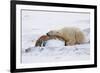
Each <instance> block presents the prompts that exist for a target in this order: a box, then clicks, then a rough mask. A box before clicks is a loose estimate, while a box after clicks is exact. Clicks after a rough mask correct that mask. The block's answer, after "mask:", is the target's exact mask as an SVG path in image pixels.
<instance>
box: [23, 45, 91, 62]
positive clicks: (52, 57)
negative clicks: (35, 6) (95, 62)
mask: <svg viewBox="0 0 100 73" xmlns="http://www.w3.org/2000/svg"><path fill="white" fill-rule="evenodd" d="M89 47H90V45H89V44H82V45H74V46H63V47H31V48H30V49H29V48H28V49H29V51H24V52H23V55H22V63H38V62H39V63H42V62H60V61H77V60H89V59H90V48H89Z"/></svg>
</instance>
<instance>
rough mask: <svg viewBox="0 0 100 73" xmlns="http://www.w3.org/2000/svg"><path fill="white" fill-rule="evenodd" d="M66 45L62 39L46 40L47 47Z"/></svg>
mask: <svg viewBox="0 0 100 73" xmlns="http://www.w3.org/2000/svg"><path fill="white" fill-rule="evenodd" d="M64 45H65V42H64V41H61V40H59V39H56V40H55V39H51V40H48V41H46V44H45V47H61V46H64Z"/></svg>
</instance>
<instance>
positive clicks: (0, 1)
mask: <svg viewBox="0 0 100 73" xmlns="http://www.w3.org/2000/svg"><path fill="white" fill-rule="evenodd" d="M34 1H35V0H34ZM36 1H43V2H57V3H72V4H87V5H98V67H97V68H84V69H70V70H55V71H42V72H34V73H56V72H57V73H74V72H75V73H99V72H100V57H99V56H100V49H99V48H100V45H99V44H100V41H99V40H100V38H99V37H100V34H99V31H100V28H99V27H100V25H99V24H100V5H99V4H100V1H99V0H36ZM0 73H10V0H0Z"/></svg>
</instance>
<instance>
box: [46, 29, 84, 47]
mask: <svg viewBox="0 0 100 73" xmlns="http://www.w3.org/2000/svg"><path fill="white" fill-rule="evenodd" d="M47 35H48V36H60V37H62V38H63V39H64V40H65V45H74V44H81V43H84V40H85V35H84V33H83V32H82V31H81V30H80V29H79V28H77V27H64V28H61V29H59V30H51V31H49V32H48V33H47Z"/></svg>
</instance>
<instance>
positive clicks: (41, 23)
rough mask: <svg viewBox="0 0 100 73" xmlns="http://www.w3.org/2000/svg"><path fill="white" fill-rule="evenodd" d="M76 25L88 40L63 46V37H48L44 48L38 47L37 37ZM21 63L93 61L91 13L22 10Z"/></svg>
mask: <svg viewBox="0 0 100 73" xmlns="http://www.w3.org/2000/svg"><path fill="white" fill-rule="evenodd" d="M66 26H75V27H76V26H77V27H79V28H80V29H82V31H83V32H84V34H85V36H86V42H85V43H84V44H76V45H73V46H64V42H63V41H60V40H54V39H52V40H48V41H47V43H46V45H45V47H35V43H36V40H37V39H38V38H39V37H40V36H41V35H45V34H46V33H47V32H48V31H50V30H52V29H59V28H61V27H66ZM21 41H22V48H21V50H22V53H21V54H22V55H21V56H22V57H21V58H22V59H21V60H22V63H24V64H26V63H43V62H62V61H80V60H82V61H83V60H90V14H89V13H74V12H72V13H69V12H64V13H63V12H58V13H57V12H43V11H25V10H22V40H21Z"/></svg>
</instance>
